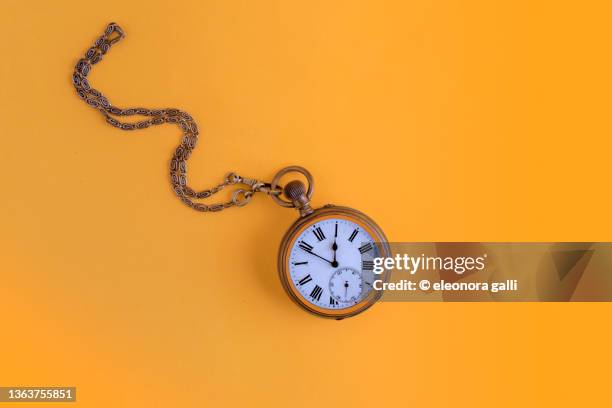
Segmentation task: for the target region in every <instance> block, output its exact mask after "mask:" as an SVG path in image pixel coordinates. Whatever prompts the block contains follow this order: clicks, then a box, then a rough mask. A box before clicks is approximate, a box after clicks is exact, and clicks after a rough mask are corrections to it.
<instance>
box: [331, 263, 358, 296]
mask: <svg viewBox="0 0 612 408" xmlns="http://www.w3.org/2000/svg"><path fill="white" fill-rule="evenodd" d="M329 292H330V293H331V295H332V296H333V297H334V299H336V300H337V301H338V302H341V303H357V302H359V301H360V300H361V297H362V295H363V278H362V277H361V273H360V272H358V271H356V270H355V269H353V268H340V269H338V270H337V271H335V272H334V273H333V274H332V276H331V278H330V279H329Z"/></svg>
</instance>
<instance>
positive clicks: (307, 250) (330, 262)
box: [300, 247, 334, 265]
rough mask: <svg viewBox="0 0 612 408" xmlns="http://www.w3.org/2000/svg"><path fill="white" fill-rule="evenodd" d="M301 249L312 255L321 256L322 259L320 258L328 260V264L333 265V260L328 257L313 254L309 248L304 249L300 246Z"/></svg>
mask: <svg viewBox="0 0 612 408" xmlns="http://www.w3.org/2000/svg"><path fill="white" fill-rule="evenodd" d="M300 248H302V247H300ZM302 249H303V250H304V252H307V253H309V254H310V255H314V256H316V257H317V258H321V259H322V260H324V261H325V262H328V263H329V264H330V265H333V263H334V262H333V261H330V260H329V259H326V258H323V257H322V256H321V255H318V254H315V253H314V252H312V251H311V250H309V249H305V248H302Z"/></svg>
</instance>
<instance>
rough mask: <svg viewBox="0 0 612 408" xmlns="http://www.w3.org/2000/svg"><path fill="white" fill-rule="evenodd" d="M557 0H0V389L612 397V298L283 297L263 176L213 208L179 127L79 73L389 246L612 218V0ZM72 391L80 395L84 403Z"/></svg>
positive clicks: (565, 402) (217, 398)
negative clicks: (106, 40) (180, 196)
mask: <svg viewBox="0 0 612 408" xmlns="http://www.w3.org/2000/svg"><path fill="white" fill-rule="evenodd" d="M569 3H570V2H558V1H540V2H533V1H522V0H521V1H502V2H491V1H484V0H483V1H418V2H416V1H411V2H399V1H397V2H393V1H381V0H377V1H309V2H298V1H280V0H279V1H229V0H225V1H195V0H194V1H180V0H176V1H171V2H162V1H146V2H144V1H143V2H136V1H115V0H106V1H101V2H83V1H53V2H51V1H49V2H43V1H40V2H32V1H23V0H20V1H17V0H2V1H1V5H2V12H1V13H0V27H1V28H0V30H1V31H0V33H1V34H2V41H0V52H1V53H0V55H1V58H2V63H1V64H0V78H1V80H2V82H1V85H0V96H1V101H2V102H1V103H2V105H1V109H0V133H1V142H0V143H1V145H0V152H1V154H2V157H1V160H0V171H1V173H2V186H1V187H2V211H1V212H0V228H1V230H2V246H1V249H0V257H1V258H0V259H1V266H0V268H1V270H0V273H1V275H0V278H1V281H0V282H1V285H0V316H1V326H0V327H1V328H0V338H1V340H0V341H1V349H0V385H21V386H25V385H74V386H77V387H78V400H79V402H78V403H77V406H84V407H170V406H177V407H196V406H200V407H201V406H287V405H288V404H292V406H298V407H300V406H305V407H306V406H308V407H312V406H329V407H350V406H393V405H395V406H400V405H403V406H406V405H410V406H419V407H421V406H449V405H452V406H466V407H476V406H483V407H484V406H492V405H493V406H508V407H516V406H577V405H581V406H585V405H588V406H609V405H610V393H609V369H610V363H611V362H612V358H611V354H610V348H609V345H610V340H611V336H610V325H609V323H610V313H611V312H612V308H611V307H612V306H610V305H609V304H517V303H515V304H409V303H404V304H380V305H377V306H376V307H374V308H373V309H372V310H370V311H368V312H367V313H365V314H363V315H361V316H359V317H356V318H353V319H349V320H346V321H342V322H336V321H328V320H322V319H318V318H315V317H313V316H310V315H308V314H306V313H304V312H302V311H301V310H299V309H298V308H297V307H296V306H294V305H293V304H292V303H291V302H290V301H289V299H288V298H287V296H286V295H285V294H284V292H283V290H282V288H281V285H280V283H279V281H278V278H277V272H276V255H277V245H278V243H279V241H280V239H281V237H282V234H283V233H284V231H285V230H286V229H287V228H288V226H289V225H290V224H291V223H292V222H293V220H294V219H295V217H296V214H295V213H294V212H293V211H291V210H286V209H282V208H280V207H278V206H276V205H275V204H274V203H273V202H272V201H271V200H270V199H268V198H267V197H264V196H258V197H256V198H255V199H254V200H253V203H252V204H251V205H249V206H248V207H246V208H244V209H230V210H227V211H225V212H223V213H221V214H214V215H211V214H200V213H197V212H194V211H191V210H189V209H188V208H187V207H185V206H183V205H182V204H181V203H180V202H179V201H178V200H177V199H176V198H175V197H174V196H173V194H172V191H171V190H170V187H169V184H168V178H167V165H168V160H169V157H170V155H171V152H172V150H173V149H174V147H175V146H176V144H177V143H178V141H179V131H178V130H177V128H176V127H173V126H161V127H156V128H154V129H148V130H146V131H140V132H138V131H137V132H132V133H127V132H121V131H119V130H117V129H114V128H112V127H110V126H108V125H107V124H105V122H104V121H103V118H102V117H101V116H100V115H99V114H98V113H97V112H95V111H94V110H93V109H91V108H89V107H88V106H86V105H85V104H84V103H83V102H82V101H81V100H79V99H78V98H77V96H76V94H75V93H74V90H73V88H72V85H71V83H70V77H71V72H72V69H73V66H74V64H75V63H76V61H77V59H78V58H79V57H80V56H81V55H82V54H83V53H84V52H85V50H86V49H87V48H88V47H89V46H90V45H91V44H92V43H93V41H94V39H95V38H96V37H97V36H98V35H99V34H101V32H102V30H103V29H104V27H105V25H106V23H108V22H110V21H116V22H118V23H119V24H120V25H121V26H122V27H123V28H124V29H125V31H126V33H127V38H126V39H125V40H124V41H122V42H121V43H119V44H118V45H117V46H115V47H114V48H113V49H112V50H111V51H110V53H109V55H108V56H107V57H106V59H105V60H104V61H103V62H102V63H101V64H100V65H97V66H96V67H95V68H94V70H93V73H92V74H91V82H92V84H93V85H94V86H95V87H96V88H98V89H100V90H102V91H103V92H104V93H105V94H106V95H108V97H109V99H110V100H111V102H113V103H115V104H117V105H119V106H134V105H136V106H145V107H168V106H172V107H178V108H182V109H185V110H187V111H188V112H190V113H191V114H192V115H193V116H194V117H195V118H196V119H197V120H198V123H199V125H200V128H201V130H202V134H203V137H202V139H201V140H202V142H201V143H200V144H199V145H198V148H197V150H196V152H195V154H194V155H193V156H192V159H191V160H190V162H189V164H190V179H191V180H192V182H193V183H194V185H195V186H196V187H205V186H207V185H210V184H213V183H215V182H217V181H218V180H220V178H221V177H222V175H223V174H224V173H225V172H226V171H228V170H232V169H233V170H236V171H238V172H240V173H241V174H244V175H246V176H253V177H258V178H262V179H269V178H270V177H271V176H272V175H273V174H274V172H275V171H277V170H278V169H280V168H281V167H282V166H285V165H288V164H299V165H303V166H305V167H307V168H308V169H309V170H310V171H311V172H312V173H313V174H314V176H315V178H316V183H317V184H316V191H315V197H314V203H315V204H316V205H323V204H325V203H327V202H333V203H337V204H346V205H349V206H352V207H355V208H357V209H360V210H362V211H364V212H366V213H367V214H369V215H371V216H372V217H373V218H374V219H376V220H377V222H378V223H379V224H380V225H381V226H382V227H383V229H384V230H385V231H386V233H387V235H388V237H389V239H391V240H393V241H441V240H461V241H470V240H474V241H495V240H499V241H513V240H514V241H532V240H541V241H563V240H610V239H611V238H612V237H611V235H610V230H611V227H612V219H611V217H610V212H609V209H610V204H611V203H610V182H609V175H610V159H609V157H610V151H611V147H612V142H611V141H610V135H611V133H612V132H611V125H610V118H609V115H610V95H611V94H612V89H611V88H612V87H611V81H610V72H611V68H612V67H611V63H610V56H609V46H610V39H611V36H610V24H609V22H610V9H609V7H608V6H606V5H605V4H606V2H603V1H602V2H594V1H584V2H578V3H576V5H573V6H570V5H568V4H569ZM71 406H74V405H71Z"/></svg>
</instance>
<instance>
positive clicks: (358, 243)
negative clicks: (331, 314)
mask: <svg viewBox="0 0 612 408" xmlns="http://www.w3.org/2000/svg"><path fill="white" fill-rule="evenodd" d="M293 242H294V244H293V247H292V248H291V249H290V252H289V273H290V276H291V284H293V285H294V286H295V288H296V289H297V291H298V292H299V293H300V294H301V295H302V297H303V298H304V299H305V300H306V301H307V302H309V303H312V304H314V305H316V306H318V307H321V308H325V309H344V308H348V307H351V306H353V305H355V304H357V303H359V302H360V301H362V300H363V299H364V298H365V297H366V296H367V295H368V294H369V293H370V292H371V291H372V282H373V280H374V274H373V273H372V258H374V257H376V256H379V255H378V247H377V246H376V244H375V242H374V239H373V238H372V237H371V236H370V234H369V233H368V232H367V231H365V230H364V229H363V228H362V227H361V226H360V225H359V224H357V223H355V222H353V221H350V220H347V219H344V218H326V219H323V220H321V221H316V220H315V221H314V222H313V223H312V224H311V225H309V226H308V227H307V228H306V229H304V230H303V231H302V233H301V234H300V235H299V236H298V237H297V238H296V239H295V240H294V241H293ZM353 272H355V273H354V274H353ZM349 275H350V276H349ZM345 282H346V284H347V285H348V287H345V286H344V285H345ZM332 283H333V288H334V289H333V290H330V289H331V288H332V285H331V284H332ZM336 285H340V287H337V286H336ZM336 289H338V290H336Z"/></svg>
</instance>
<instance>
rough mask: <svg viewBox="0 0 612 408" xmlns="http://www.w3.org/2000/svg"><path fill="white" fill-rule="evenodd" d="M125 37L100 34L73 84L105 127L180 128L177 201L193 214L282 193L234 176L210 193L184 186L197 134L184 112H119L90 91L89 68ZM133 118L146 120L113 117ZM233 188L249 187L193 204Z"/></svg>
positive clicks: (174, 179) (174, 171) (113, 28)
mask: <svg viewBox="0 0 612 408" xmlns="http://www.w3.org/2000/svg"><path fill="white" fill-rule="evenodd" d="M124 37H125V34H124V32H123V30H122V29H121V27H119V26H118V25H117V24H115V23H110V24H109V25H108V26H107V27H106V30H105V31H104V34H102V36H100V37H99V38H98V39H97V40H96V42H95V43H94V45H93V46H92V47H91V48H89V49H88V50H87V52H86V53H85V57H83V58H81V59H80V60H79V61H78V62H77V64H76V66H75V68H74V73H73V75H72V83H73V85H74V87H75V89H76V92H77V94H78V95H79V97H80V98H81V99H83V100H84V101H85V102H86V103H87V104H88V105H89V106H91V107H93V108H95V109H97V110H99V111H100V112H101V113H102V114H103V115H104V117H105V118H106V122H107V123H109V124H110V125H112V126H114V127H116V128H118V129H121V130H136V129H146V128H148V127H149V126H155V125H161V124H163V123H173V124H176V125H177V126H179V127H180V128H181V130H182V131H183V138H182V140H181V144H180V145H179V146H178V147H177V148H176V150H175V151H174V154H173V156H172V159H171V160H170V183H171V185H172V190H173V191H174V193H175V194H176V195H177V197H178V198H179V199H180V200H181V201H182V202H183V203H185V204H186V205H187V206H188V207H190V208H193V209H194V210H196V211H201V212H216V211H221V210H224V209H226V208H229V207H232V206H238V207H242V206H244V205H246V204H248V203H249V202H250V201H251V198H252V196H253V194H254V193H257V192H265V193H267V194H269V195H273V196H278V195H279V194H280V193H281V188H280V187H276V188H274V189H271V188H270V184H269V183H263V182H260V181H258V180H255V179H249V178H242V177H241V176H239V175H237V174H236V173H228V174H227V176H226V177H225V179H224V180H223V182H221V183H219V184H217V185H216V186H214V187H212V188H210V189H206V190H201V191H195V190H193V189H192V188H191V187H189V186H188V185H187V160H188V159H189V157H190V156H191V152H192V151H193V149H194V148H195V146H196V145H197V143H198V135H199V130H198V125H197V124H196V122H195V120H194V119H193V118H192V117H191V116H190V115H189V114H188V113H187V112H184V111H180V110H178V109H174V108H166V109H147V108H128V109H123V108H119V107H117V106H114V105H112V104H111V103H110V102H109V100H108V99H107V98H106V97H105V96H104V95H102V93H101V92H100V91H98V90H96V89H94V88H92V87H91V85H90V84H89V81H88V79H87V76H88V75H89V72H90V70H91V67H92V66H93V65H95V64H97V63H98V62H100V61H101V60H102V58H103V56H104V55H105V54H106V53H107V52H108V50H109V49H110V48H111V46H112V45H113V44H115V43H116V42H118V41H120V40H121V39H123V38H124ZM133 115H140V116H146V117H148V119H146V120H141V121H139V122H135V123H128V122H121V121H119V120H117V119H115V118H114V116H133ZM234 184H244V185H246V186H249V187H250V189H249V190H245V189H237V190H235V191H234V192H233V194H232V198H231V199H230V200H229V201H226V202H221V203H215V204H204V203H200V202H197V201H195V200H199V199H205V198H208V197H210V196H212V195H214V194H216V193H218V192H219V191H221V190H223V189H224V188H225V187H227V186H230V185H234Z"/></svg>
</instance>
